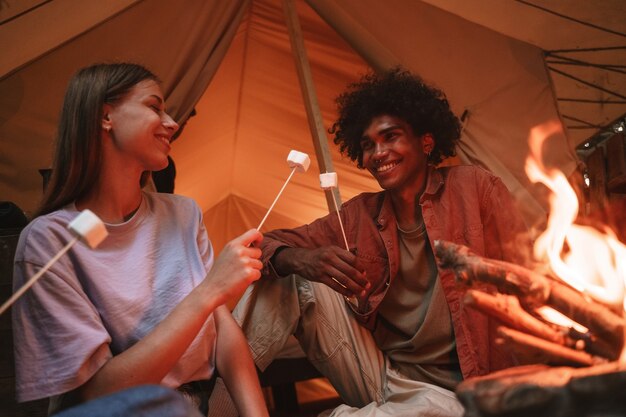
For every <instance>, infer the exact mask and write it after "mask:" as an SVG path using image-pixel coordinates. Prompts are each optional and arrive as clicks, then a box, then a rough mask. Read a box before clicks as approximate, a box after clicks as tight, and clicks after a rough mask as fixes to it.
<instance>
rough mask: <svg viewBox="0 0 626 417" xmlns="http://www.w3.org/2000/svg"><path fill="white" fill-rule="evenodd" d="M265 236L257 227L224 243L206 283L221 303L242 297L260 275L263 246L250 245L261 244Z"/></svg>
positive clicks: (205, 280)
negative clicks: (261, 247) (260, 247)
mask: <svg viewBox="0 0 626 417" xmlns="http://www.w3.org/2000/svg"><path fill="white" fill-rule="evenodd" d="M262 239H263V235H261V233H260V232H259V231H258V230H256V229H250V230H248V231H247V232H245V233H244V234H242V235H241V236H239V237H236V238H235V239H233V240H231V241H230V242H228V243H227V244H226V246H224V249H223V250H222V252H221V253H220V255H219V256H218V258H217V260H216V261H215V263H214V264H213V267H212V268H211V271H209V273H208V274H207V276H206V278H205V279H204V282H203V284H205V285H208V286H210V287H211V290H212V291H214V294H215V295H216V296H217V297H218V299H219V300H220V301H221V303H224V302H226V301H228V300H229V299H232V298H235V297H238V296H240V295H241V294H242V293H243V291H244V290H245V289H246V288H247V287H248V285H250V284H251V283H253V282H254V281H256V280H257V279H259V278H260V277H261V268H262V267H263V264H262V263H261V261H260V260H259V258H260V257H261V249H259V248H256V247H250V245H251V244H252V243H256V244H259V243H260V242H261V240H262Z"/></svg>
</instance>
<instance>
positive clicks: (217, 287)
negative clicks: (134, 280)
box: [78, 230, 261, 400]
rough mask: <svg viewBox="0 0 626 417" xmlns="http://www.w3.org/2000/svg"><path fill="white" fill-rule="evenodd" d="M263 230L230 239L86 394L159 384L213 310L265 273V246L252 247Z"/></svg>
mask: <svg viewBox="0 0 626 417" xmlns="http://www.w3.org/2000/svg"><path fill="white" fill-rule="evenodd" d="M260 239H261V234H260V233H259V232H258V231H256V230H250V231H248V232H246V233H244V234H243V235H241V236H240V237H238V238H236V239H234V240H232V241H231V242H229V243H228V244H227V245H226V246H225V247H224V250H223V251H222V253H221V254H220V256H219V257H218V259H217V260H216V262H215V265H214V266H213V268H212V269H211V271H210V272H209V273H208V274H207V276H206V277H205V279H204V280H203V281H202V283H200V285H198V286H197V287H196V288H195V289H194V290H193V291H191V292H190V293H189V294H188V295H187V297H185V298H184V299H183V301H182V302H180V303H179V304H178V305H177V306H176V307H175V308H174V309H173V310H172V311H171V312H170V314H169V315H168V316H167V317H166V318H165V319H164V320H163V321H162V322H160V323H159V324H158V325H157V326H156V327H155V328H154V329H153V330H152V331H151V332H150V333H148V335H146V336H145V337H144V338H143V339H141V340H140V341H139V342H137V343H136V344H135V345H133V346H132V347H131V348H129V349H127V350H126V351H124V352H122V353H120V354H119V355H117V356H114V357H113V358H112V359H111V360H109V361H108V362H107V363H106V364H104V366H102V368H100V369H99V370H98V371H97V372H96V373H95V374H94V375H93V376H92V377H91V379H89V381H87V382H86V383H85V384H83V385H82V386H81V387H79V388H78V394H79V395H80V397H81V398H82V399H84V400H88V399H91V398H95V397H98V396H101V395H104V394H107V393H111V392H114V391H118V390H120V389H124V388H128V387H131V386H137V385H142V384H150V383H152V384H158V383H160V382H161V380H162V379H163V378H164V377H165V376H166V375H167V374H168V373H169V371H170V370H171V369H172V368H173V367H174V365H175V364H176V363H177V362H178V360H179V359H180V357H181V356H182V355H183V353H184V352H185V351H186V350H187V348H188V347H189V345H190V344H191V342H192V341H193V339H194V338H195V337H196V335H197V334H198V332H199V331H200V329H201V328H202V326H203V325H204V323H205V321H206V320H207V318H208V316H209V315H210V314H211V313H212V312H213V311H214V310H215V309H216V308H217V307H219V306H220V305H222V304H223V303H224V302H226V301H227V300H228V299H230V298H232V297H235V296H237V295H240V294H241V293H242V292H243V291H244V290H245V288H246V287H247V286H248V285H249V284H250V283H251V282H253V281H255V280H257V279H258V278H259V277H260V272H259V270H260V268H261V262H260V261H259V259H258V258H259V257H260V255H261V251H260V250H259V249H257V248H250V247H248V246H249V245H250V244H251V243H252V242H254V241H259V240H260Z"/></svg>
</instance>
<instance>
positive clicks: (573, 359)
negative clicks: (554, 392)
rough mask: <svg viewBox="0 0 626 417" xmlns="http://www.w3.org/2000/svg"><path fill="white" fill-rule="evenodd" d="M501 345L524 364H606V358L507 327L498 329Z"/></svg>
mask: <svg viewBox="0 0 626 417" xmlns="http://www.w3.org/2000/svg"><path fill="white" fill-rule="evenodd" d="M498 336H499V337H500V340H499V343H501V344H505V345H507V346H508V347H510V348H511V349H512V350H513V352H514V353H515V358H517V360H518V361H520V362H522V364H525V365H526V364H533V363H552V364H559V365H570V366H591V365H597V364H600V363H606V362H607V360H606V359H605V358H600V357H598V356H593V355H590V354H588V353H587V352H583V351H580V350H574V349H570V348H568V347H566V346H562V345H559V344H556V343H553V342H549V341H547V340H544V339H541V338H538V337H535V336H531V335H529V334H526V333H522V332H519V331H517V330H513V329H509V328H507V327H503V326H500V327H498Z"/></svg>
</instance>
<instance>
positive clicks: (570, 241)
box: [526, 122, 626, 310]
mask: <svg viewBox="0 0 626 417" xmlns="http://www.w3.org/2000/svg"><path fill="white" fill-rule="evenodd" d="M560 131H561V125H560V124H559V123H557V122H550V123H546V124H544V125H540V126H536V127H535V128H533V129H532V130H531V133H530V137H529V146H530V155H529V156H528V158H527V159H526V174H527V175H528V178H529V179H530V180H531V181H532V182H535V183H536V182H541V183H543V184H544V185H546V186H547V187H548V188H549V189H550V190H551V191H552V193H551V195H550V215H549V218H548V225H547V228H546V230H545V231H544V232H543V234H541V236H539V238H538V239H537V241H536V242H535V247H534V252H535V257H536V259H537V260H539V261H545V262H547V263H548V265H549V266H550V268H551V269H552V271H553V272H554V274H555V275H556V276H558V277H559V278H560V279H562V280H563V281H565V282H567V283H568V284H569V285H571V286H572V287H574V288H576V289H577V290H579V291H581V292H583V293H585V294H587V295H589V296H591V297H593V298H595V299H597V300H599V301H602V302H605V303H608V304H611V305H614V306H617V305H620V304H621V306H622V307H623V308H624V310H626V299H625V297H624V295H625V286H626V246H625V245H624V244H622V243H621V242H620V241H619V240H618V239H617V237H616V236H615V234H614V233H613V232H612V231H611V230H609V229H608V228H607V229H606V230H604V231H602V232H600V231H598V230H596V229H594V228H592V227H588V226H581V225H576V224H574V220H575V219H576V216H577V213H578V199H577V197H576V193H575V192H574V190H573V189H572V187H571V186H570V184H569V182H568V181H567V178H566V177H565V175H563V173H562V172H561V171H559V170H556V169H547V168H546V167H545V166H543V164H542V163H541V161H542V157H541V156H542V153H541V146H542V144H543V142H544V140H545V139H546V138H547V137H548V136H550V135H552V134H555V133H558V132H560ZM566 244H567V246H565V245H566ZM564 248H565V250H564Z"/></svg>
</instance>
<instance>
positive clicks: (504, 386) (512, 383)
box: [456, 363, 626, 417]
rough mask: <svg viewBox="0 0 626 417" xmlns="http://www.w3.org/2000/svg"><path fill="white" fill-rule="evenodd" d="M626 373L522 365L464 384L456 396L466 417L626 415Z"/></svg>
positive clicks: (612, 367)
mask: <svg viewBox="0 0 626 417" xmlns="http://www.w3.org/2000/svg"><path fill="white" fill-rule="evenodd" d="M624 390H626V369H625V368H624V366H623V365H619V364H617V363H608V364H603V365H596V366H592V367H589V368H580V369H574V368H567V367H558V368H553V367H548V366H542V365H532V366H522V367H517V368H510V369H505V370H503V371H498V372H494V373H492V374H490V375H487V376H483V377H476V378H471V379H469V380H466V381H463V382H462V383H461V384H460V385H459V386H458V388H457V390H456V394H457V397H458V398H459V400H460V401H461V403H463V406H464V408H465V417H478V416H501V417H504V416H526V415H533V416H535V417H544V416H545V417H548V416H549V417H567V416H599V415H606V416H609V415H610V416H618V415H626V401H624V395H623V393H624Z"/></svg>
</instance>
